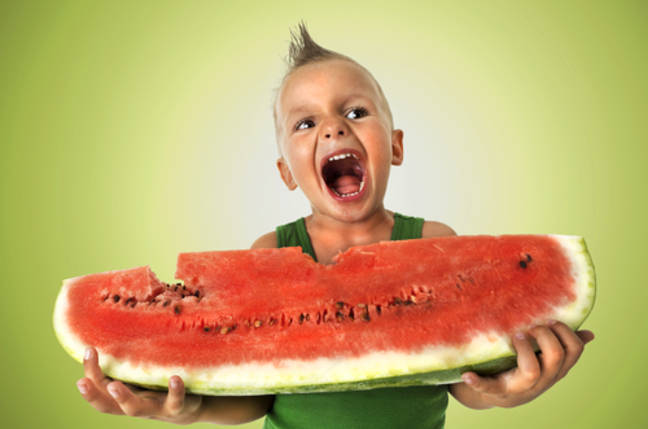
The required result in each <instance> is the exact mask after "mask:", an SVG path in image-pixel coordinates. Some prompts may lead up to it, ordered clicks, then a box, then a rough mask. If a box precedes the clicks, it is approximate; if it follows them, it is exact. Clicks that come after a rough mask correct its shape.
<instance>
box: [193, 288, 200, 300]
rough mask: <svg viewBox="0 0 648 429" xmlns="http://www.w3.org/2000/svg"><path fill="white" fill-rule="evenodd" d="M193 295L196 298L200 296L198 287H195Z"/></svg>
mask: <svg viewBox="0 0 648 429" xmlns="http://www.w3.org/2000/svg"><path fill="white" fill-rule="evenodd" d="M194 296H195V297H196V298H198V297H199V296H200V291H199V290H198V289H196V291H195V292H194Z"/></svg>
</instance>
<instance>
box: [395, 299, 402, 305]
mask: <svg viewBox="0 0 648 429" xmlns="http://www.w3.org/2000/svg"><path fill="white" fill-rule="evenodd" d="M401 304H403V300H402V299H400V298H394V305H401Z"/></svg>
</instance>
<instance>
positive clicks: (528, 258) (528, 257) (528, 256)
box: [526, 253, 533, 262]
mask: <svg viewBox="0 0 648 429" xmlns="http://www.w3.org/2000/svg"><path fill="white" fill-rule="evenodd" d="M526 257H527V262H531V261H533V259H531V255H529V254H528V253H527V254H526Z"/></svg>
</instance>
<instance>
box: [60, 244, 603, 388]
mask: <svg viewBox="0 0 648 429" xmlns="http://www.w3.org/2000/svg"><path fill="white" fill-rule="evenodd" d="M552 237H554V238H555V239H556V240H557V241H558V242H560V244H561V245H562V247H563V248H564V249H565V252H566V255H567V256H568V258H569V260H570V262H571V265H572V276H573V277H574V279H575V293H576V295H577V298H576V299H575V300H574V301H573V302H570V303H568V304H567V305H565V306H562V307H556V308H555V309H554V311H553V314H548V315H547V317H546V319H547V320H548V319H555V320H560V321H562V322H564V323H566V324H567V325H569V326H570V327H571V328H572V329H576V328H577V327H578V326H579V325H580V324H581V323H582V322H583V321H584V320H585V318H586V317H587V315H588V314H589V312H590V311H591V309H592V306H593V303H594V298H595V285H596V280H595V276H594V267H593V265H592V261H591V258H590V256H589V253H588V252H587V248H586V246H585V241H584V240H583V238H582V237H578V236H564V235H552ZM74 280H75V279H68V280H65V281H64V282H63V287H62V289H61V292H60V293H59V296H58V298H57V301H56V306H55V311H54V329H55V331H56V335H57V337H58V339H59V342H60V343H61V344H62V345H63V347H64V348H65V350H66V351H67V352H68V353H69V354H70V355H71V356H72V357H73V358H74V359H76V360H77V361H79V362H82V357H83V353H84V350H85V348H86V347H87V344H84V343H83V341H81V340H80V339H79V338H78V337H77V336H76V335H75V334H74V333H73V332H72V331H71V330H70V329H69V328H68V324H67V322H66V312H67V305H68V304H67V302H68V300H67V293H68V290H69V287H70V284H71V283H73V282H74ZM544 321H546V320H542V321H540V320H538V321H535V322H536V323H542V322H544ZM524 328H525V327H520V329H524ZM98 353H99V365H100V367H101V368H102V370H103V371H104V373H106V374H107V375H109V376H111V377H112V378H115V379H120V380H124V381H128V382H132V383H135V384H140V385H143V386H148V387H151V388H157V389H160V388H162V389H164V388H165V387H166V386H167V385H168V381H169V377H171V376H172V375H174V374H175V375H179V376H180V377H182V379H183V381H184V383H185V386H186V388H187V390H188V391H190V392H194V393H199V394H212V395H220V394H222V395H250V394H263V393H279V392H287V393H291V392H292V393H297V392H316V391H334V390H350V389H367V388H374V387H387V386H399V385H421V384H445V383H453V382H457V381H460V380H461V373H462V372H464V371H467V370H471V369H477V370H479V369H481V368H483V369H488V370H498V369H505V368H507V367H510V366H511V365H512V363H514V362H515V361H514V355H515V352H514V349H513V347H512V345H511V341H510V338H509V337H508V335H506V334H503V333H499V332H490V333H476V335H475V336H474V337H473V339H472V341H471V342H470V343H468V344H465V345H463V346H460V347H447V346H431V347H428V348H425V349H423V350H422V351H420V352H418V353H403V352H372V353H368V354H366V355H364V356H359V357H353V358H318V359H314V360H298V359H284V360H281V361H277V362H273V363H261V362H250V363H246V364H240V365H223V366H219V367H213V368H192V369H187V368H182V367H172V366H151V365H148V366H138V365H133V364H131V363H129V362H125V361H121V360H119V359H116V358H114V357H113V356H111V355H109V354H106V353H103V352H102V351H101V350H98Z"/></svg>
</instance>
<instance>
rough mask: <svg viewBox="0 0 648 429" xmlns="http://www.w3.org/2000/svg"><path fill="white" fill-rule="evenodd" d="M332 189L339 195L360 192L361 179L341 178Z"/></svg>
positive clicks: (354, 177)
mask: <svg viewBox="0 0 648 429" xmlns="http://www.w3.org/2000/svg"><path fill="white" fill-rule="evenodd" d="M332 187H333V189H334V190H335V192H337V193H338V194H350V193H352V192H355V191H358V190H360V179H358V178H357V177H356V176H340V177H338V178H337V179H335V183H333V186H332Z"/></svg>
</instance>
